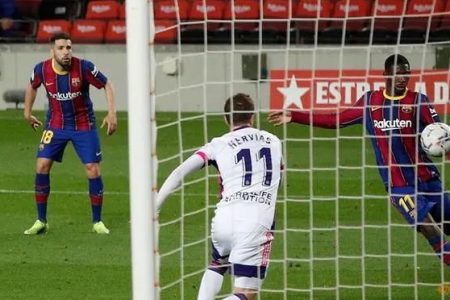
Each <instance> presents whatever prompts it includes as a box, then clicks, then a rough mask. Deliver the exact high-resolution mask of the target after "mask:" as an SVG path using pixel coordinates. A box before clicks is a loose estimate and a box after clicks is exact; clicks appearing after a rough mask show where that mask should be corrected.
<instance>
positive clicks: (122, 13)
mask: <svg viewBox="0 0 450 300" xmlns="http://www.w3.org/2000/svg"><path fill="white" fill-rule="evenodd" d="M125 4H126V3H125V1H124V2H123V3H122V5H121V6H120V10H119V19H122V20H125V18H126V16H127V14H126V5H125Z"/></svg>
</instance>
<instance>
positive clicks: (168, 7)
mask: <svg viewBox="0 0 450 300" xmlns="http://www.w3.org/2000/svg"><path fill="white" fill-rule="evenodd" d="M189 7H190V2H188V1H186V0H178V5H177V2H176V1H174V0H157V1H155V3H154V5H153V11H154V17H155V19H156V20H173V21H178V20H187V18H188V15H189Z"/></svg>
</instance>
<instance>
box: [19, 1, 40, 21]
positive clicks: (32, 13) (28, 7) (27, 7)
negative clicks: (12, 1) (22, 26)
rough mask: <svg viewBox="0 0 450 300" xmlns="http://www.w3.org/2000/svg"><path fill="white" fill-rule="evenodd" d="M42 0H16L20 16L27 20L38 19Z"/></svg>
mask: <svg viewBox="0 0 450 300" xmlns="http://www.w3.org/2000/svg"><path fill="white" fill-rule="evenodd" d="M41 2H42V0H16V6H17V10H18V13H19V15H20V16H21V17H22V18H25V19H37V18H38V17H39V7H40V6H41Z"/></svg>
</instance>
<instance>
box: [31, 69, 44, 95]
mask: <svg viewBox="0 0 450 300" xmlns="http://www.w3.org/2000/svg"><path fill="white" fill-rule="evenodd" d="M42 77H43V76H42V63H39V64H37V65H36V66H35V67H34V69H33V71H32V72H31V76H30V84H31V87H32V88H33V89H35V90H36V89H37V88H39V87H40V86H41V84H42Z"/></svg>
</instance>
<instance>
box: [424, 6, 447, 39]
mask: <svg viewBox="0 0 450 300" xmlns="http://www.w3.org/2000/svg"><path fill="white" fill-rule="evenodd" d="M444 41H447V42H448V41H450V1H447V4H446V7H445V10H444V12H443V14H442V15H441V16H440V22H439V25H438V26H437V27H436V28H435V29H433V30H432V31H430V35H429V38H428V42H444Z"/></svg>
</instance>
